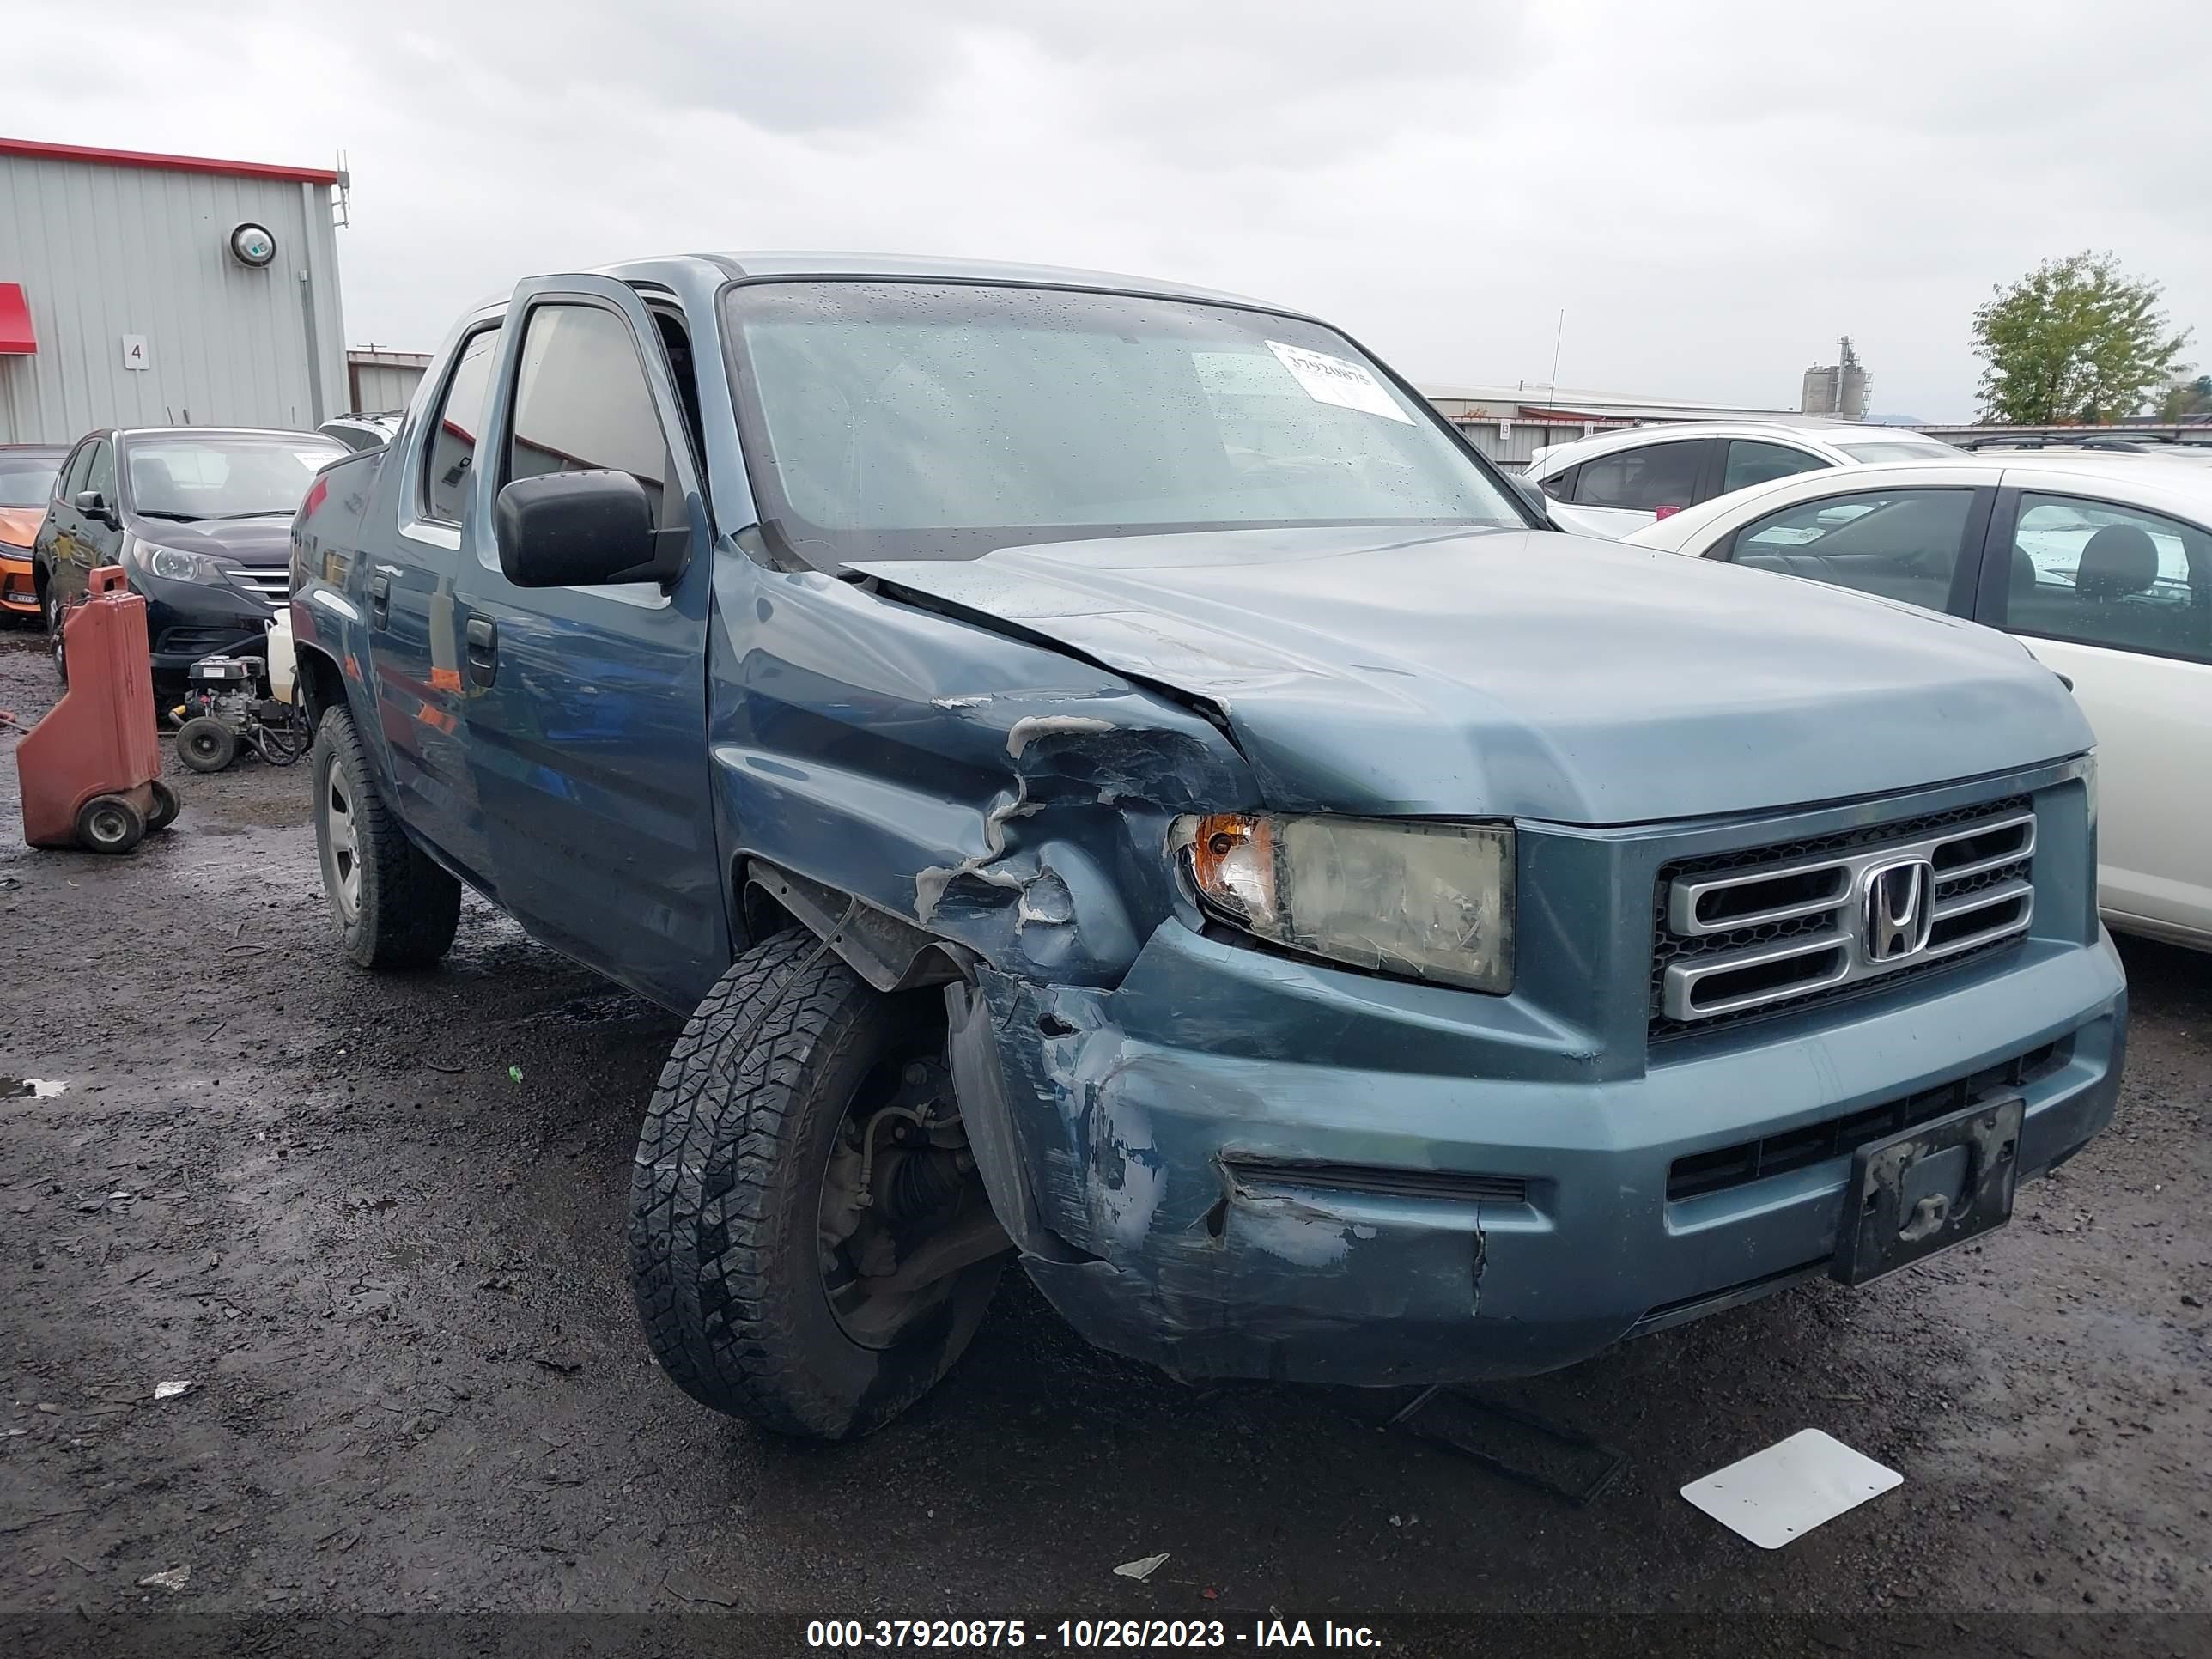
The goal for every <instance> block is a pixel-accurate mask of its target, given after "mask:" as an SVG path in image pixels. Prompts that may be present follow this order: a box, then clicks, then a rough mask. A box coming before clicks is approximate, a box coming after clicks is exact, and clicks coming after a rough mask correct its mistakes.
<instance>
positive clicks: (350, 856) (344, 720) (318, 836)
mask: <svg viewBox="0 0 2212 1659" xmlns="http://www.w3.org/2000/svg"><path fill="white" fill-rule="evenodd" d="M314 766H315V850H316V852H317V853H318V854H319V855H320V858H321V860H322V867H323V890H324V891H325V892H326V893H327V894H329V895H330V901H331V919H332V920H333V921H336V922H337V927H338V933H339V934H340V936H341V937H342V938H343V939H344V940H345V952H346V955H347V956H349V957H351V958H352V959H353V960H354V961H355V962H356V963H359V964H360V965H361V966H362V967H363V968H370V969H400V968H428V967H429V966H431V965H432V964H433V963H435V962H436V961H437V960H438V958H439V957H442V956H444V955H445V954H446V952H447V950H448V949H449V948H451V946H452V945H453V933H454V930H455V929H456V928H457V927H459V923H460V916H461V884H460V883H459V882H458V881H456V880H454V879H453V877H452V876H450V875H448V874H447V873H446V872H445V871H443V870H441V869H440V868H439V867H438V866H437V865H436V864H435V863H434V862H432V861H431V860H430V858H429V856H428V854H425V853H424V852H423V851H422V848H419V847H417V846H416V845H415V843H414V842H411V841H410V840H408V839H407V834H406V831H404V829H401V828H400V827H399V821H398V819H397V818H395V817H393V816H392V812H391V811H390V809H389V808H387V807H386V805H385V804H384V800H383V798H382V797H381V796H380V795H379V794H378V793H376V786H375V784H374V782H372V781H370V780H371V774H370V772H369V768H368V757H367V756H366V755H365V754H364V753H362V746H361V738H360V737H359V735H358V734H357V733H356V732H355V731H354V726H353V716H352V715H351V714H349V713H348V712H347V711H346V710H345V709H344V708H330V709H326V710H325V711H324V714H323V720H322V724H321V726H319V727H318V728H317V730H316V732H315V762H314Z"/></svg>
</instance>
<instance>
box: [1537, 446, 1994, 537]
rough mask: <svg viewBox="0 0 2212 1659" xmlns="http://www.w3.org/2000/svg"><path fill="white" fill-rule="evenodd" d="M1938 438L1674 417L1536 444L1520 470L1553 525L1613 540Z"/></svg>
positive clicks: (1926, 450)
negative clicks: (1757, 489) (1797, 476)
mask: <svg viewBox="0 0 2212 1659" xmlns="http://www.w3.org/2000/svg"><path fill="white" fill-rule="evenodd" d="M1958 453H1960V452H1959V451H1958V450H1955V449H1954V448H1953V447H1951V446H1950V445H1949V444H1947V443H1945V442H1944V441H1942V439H1940V438H1930V437H1927V436H1924V435H1922V434H1920V433H1917V432H1913V431H1909V430H1905V429H1902V428H1897V427H1889V426H1858V425H1854V424H1852V423H1850V422H1843V421H1684V422H1680V423H1678V424H1675V425H1672V426H1638V427H1629V428H1624V429H1622V430H1620V431H1618V432H1600V433H1597V434H1595V435H1593V436H1591V437H1588V438H1579V439H1577V440H1576V441H1574V442H1572V443H1565V444H1555V445H1554V446H1553V447H1551V448H1549V449H1540V450H1538V451H1537V452H1536V459H1534V460H1532V461H1530V462H1529V463H1528V471H1527V472H1526V473H1524V474H1523V475H1522V476H1523V477H1526V478H1527V479H1528V482H1529V483H1533V484H1534V485H1535V486H1536V488H1537V489H1541V490H1542V491H1543V492H1544V495H1545V498H1546V499H1545V503H1544V505H1545V510H1546V511H1547V512H1548V513H1550V514H1551V515H1552V521H1553V523H1554V524H1556V525H1558V526H1559V528H1560V529H1562V530H1571V531H1574V532H1577V534H1579V535H1583V536H1605V537H1613V538H1617V537H1621V536H1626V535H1628V534H1629V533H1630V532H1632V531H1638V530H1641V529H1643V528H1644V526H1646V525H1648V524H1650V523H1651V522H1652V521H1653V520H1655V519H1662V518H1665V517H1666V516H1667V515H1668V514H1669V513H1679V512H1680V511H1681V510H1683V509H1684V508H1685V507H1695V506H1696V505H1697V504H1698V503H1699V502H1700V501H1711V499H1712V498H1713V497H1715V496H1716V495H1727V494H1728V493H1729V491H1731V490H1736V489H1748V488H1750V487H1751V486H1752V485H1754V484H1762V483H1767V482H1769V481H1770V480H1771V479H1775V478H1784V477H1789V476H1790V474H1792V473H1795V472H1815V471H1822V470H1824V469H1826V468H1828V467H1835V466H1860V465H1865V464H1867V463H1869V462H1881V461H1911V460H1923V459H1924V460H1941V459H1944V458H1945V457H1947V456H1951V455H1956V454H1958Z"/></svg>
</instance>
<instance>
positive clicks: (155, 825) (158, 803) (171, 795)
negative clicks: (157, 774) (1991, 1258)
mask: <svg viewBox="0 0 2212 1659" xmlns="http://www.w3.org/2000/svg"><path fill="white" fill-rule="evenodd" d="M146 787H148V788H149V789H151V790H152V791H153V792H154V816H153V817H150V818H148V819H147V820H146V833H147V834H148V835H149V836H150V835H153V834H154V833H155V831H157V830H161V829H167V828H168V827H169V826H170V825H171V824H173V823H175V822H176V821H177V814H178V813H179V812H181V811H184V810H185V804H184V802H182V801H181V800H179V799H177V792H176V791H175V790H173V789H172V788H170V787H169V786H168V785H167V784H166V783H164V782H162V781H161V779H159V778H155V780H154V781H152V782H150V783H149V784H148V785H147V786H146Z"/></svg>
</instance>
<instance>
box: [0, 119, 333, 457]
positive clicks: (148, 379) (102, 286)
mask: <svg viewBox="0 0 2212 1659" xmlns="http://www.w3.org/2000/svg"><path fill="white" fill-rule="evenodd" d="M245 220H252V221H254V222H257V223H259V224H263V225H266V226H267V227H268V228H269V229H270V231H271V232H273V233H274V234H275V235H276V259H275V260H274V261H273V262H272V263H271V264H269V265H268V266H267V267H266V268H264V269H263V270H249V269H248V268H247V267H246V266H244V265H241V264H239V263H237V261H235V260H234V259H233V258H231V257H230V255H229V253H228V251H227V249H226V247H225V243H226V241H227V240H228V236H229V234H230V230H231V227H233V226H234V225H236V224H238V223H239V222H241V221H245ZM0 281H6V282H15V283H21V284H22V285H23V289H24V294H25V296H26V298H27V300H28V301H29V302H30V309H31V319H32V325H33V329H34V330H35V331H36V333H37V336H38V346H39V349H38V350H37V351H36V352H35V353H34V354H32V355H31V356H0V442H17V443H23V442H54V443H58V442H65V441H69V440H70V439H73V438H75V437H76V436H78V435H80V434H82V433H83V432H85V431H88V429H90V428H93V427H95V426H106V425H116V426H161V425H167V424H171V423H177V424H182V423H185V422H190V423H191V424H193V425H198V426H210V425H246V426H283V427H301V428H307V427H313V425H314V424H315V422H317V421H319V420H321V419H324V418H326V417H327V416H331V415H335V414H337V413H339V412H341V406H342V404H343V399H344V396H345V389H344V388H345V379H344V362H345V346H344V338H345V336H344V322H343V315H342V313H341V310H340V303H339V292H338V280H337V238H336V235H335V234H334V233H333V231H332V228H331V208H330V191H329V188H328V187H327V186H325V185H309V184H301V183H299V182H296V181H293V180H284V179H253V178H243V177H237V176H232V175H228V174H220V173H182V172H171V171H165V170H158V169H155V168H149V167H117V166H110V165H106V164H104V163H98V162H91V161H64V160H58V159H52V158H47V157H32V156H21V155H0ZM126 334H132V335H143V336H144V337H145V340H146V347H147V356H148V358H149V367H148V368H146V369H144V370H143V371H133V370H130V369H126V368H125V367H124V364H123V337H124V336H125V335H126Z"/></svg>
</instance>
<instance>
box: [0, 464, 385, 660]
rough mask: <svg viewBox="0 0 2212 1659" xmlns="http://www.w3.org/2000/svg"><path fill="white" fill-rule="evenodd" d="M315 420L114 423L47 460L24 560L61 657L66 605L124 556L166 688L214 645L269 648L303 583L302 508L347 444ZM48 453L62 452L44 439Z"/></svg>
mask: <svg viewBox="0 0 2212 1659" xmlns="http://www.w3.org/2000/svg"><path fill="white" fill-rule="evenodd" d="M41 453H42V457H44V456H54V455H56V452H41ZM346 453H348V452H347V450H346V449H345V448H344V447H343V446H341V445H339V444H337V443H336V442H334V441H332V440H331V439H329V438H326V437H322V436H319V435H316V434H313V433H303V432H272V431H262V430H256V429H252V428H220V427H162V428H108V429H105V430H101V431H97V432H92V433H88V434H87V435H85V436H84V437H83V438H82V439H80V440H79V441H78V442H77V443H76V445H75V446H74V447H71V448H70V449H68V450H66V451H63V452H58V457H57V459H55V460H54V461H53V462H51V463H48V462H44V461H42V465H43V468H44V470H43V475H42V476H44V477H45V478H46V488H45V489H44V491H43V493H42V495H41V496H40V505H39V507H37V508H36V509H33V508H29V507H26V508H24V509H21V511H23V512H24V513H25V514H26V515H27V514H28V513H30V512H32V511H36V512H37V513H38V522H37V526H36V528H35V529H34V530H33V532H32V535H31V537H30V538H29V546H28V548H27V557H26V559H25V560H24V561H23V563H24V564H25V565H27V571H26V572H25V576H26V577H27V580H25V581H23V583H22V586H21V587H19V586H17V585H16V584H17V582H18V578H17V577H15V576H14V575H12V574H11V575H9V577H8V578H7V580H8V582H9V586H8V588H7V590H6V591H7V592H9V594H10V595H11V596H12V595H14V594H15V593H17V592H21V591H23V588H27V589H28V597H29V599H30V601H31V605H30V608H31V609H32V610H33V611H34V612H35V613H36V614H39V615H40V616H42V617H43V618H44V621H45V624H46V635H47V640H48V644H49V648H50V649H51V650H52V653H53V657H54V665H55V668H56V670H57V671H58V672H59V673H60V674H61V676H62V677H63V678H64V680H66V678H68V671H69V670H68V663H67V660H66V655H65V653H64V645H63V638H64V630H63V627H62V622H63V617H64V613H65V611H67V609H68V608H69V607H70V605H75V604H76V603H77V602H78V601H79V600H80V599H82V598H83V597H84V594H85V592H86V590H87V587H88V583H89V580H90V578H91V574H92V572H93V571H94V570H95V569H98V568H100V567H102V566H106V565H119V566H121V567H122V568H123V569H124V572H125V580H127V582H128V584H129V586H130V587H131V591H132V592H136V593H138V594H141V595H143V597H144V599H145V600H146V629H147V636H148V640H149V644H150V646H151V648H152V653H153V659H152V663H151V671H152V673H153V678H154V684H155V690H156V692H157V694H159V695H160V696H163V697H166V696H168V695H169V694H171V693H173V692H175V691H177V690H179V689H181V688H182V686H183V685H184V684H185V673H186V671H187V670H188V669H189V668H190V667H191V665H192V664H193V663H194V662H197V661H198V660H199V659H202V658H204V657H209V656H214V655H219V654H222V653H234V652H248V653H252V654H257V655H258V654H259V653H261V651H262V650H263V648H264V645H263V639H264V635H265V634H266V632H267V630H268V628H269V624H270V620H271V619H272V618H273V617H275V616H276V613H277V612H278V611H281V610H283V607H284V605H286V603H287V601H288V599H289V594H290V576H289V552H290V543H291V523H292V515H293V514H294V513H295V512H297V511H298V509H299V506H300V501H301V497H302V496H304V495H306V494H307V489H308V486H309V484H310V483H312V482H313V478H314V475H315V473H316V471H318V470H319V468H321V467H323V466H325V465H328V464H329V463H331V461H333V460H336V459H339V458H340V457H341V456H343V455H344V454H346Z"/></svg>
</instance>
